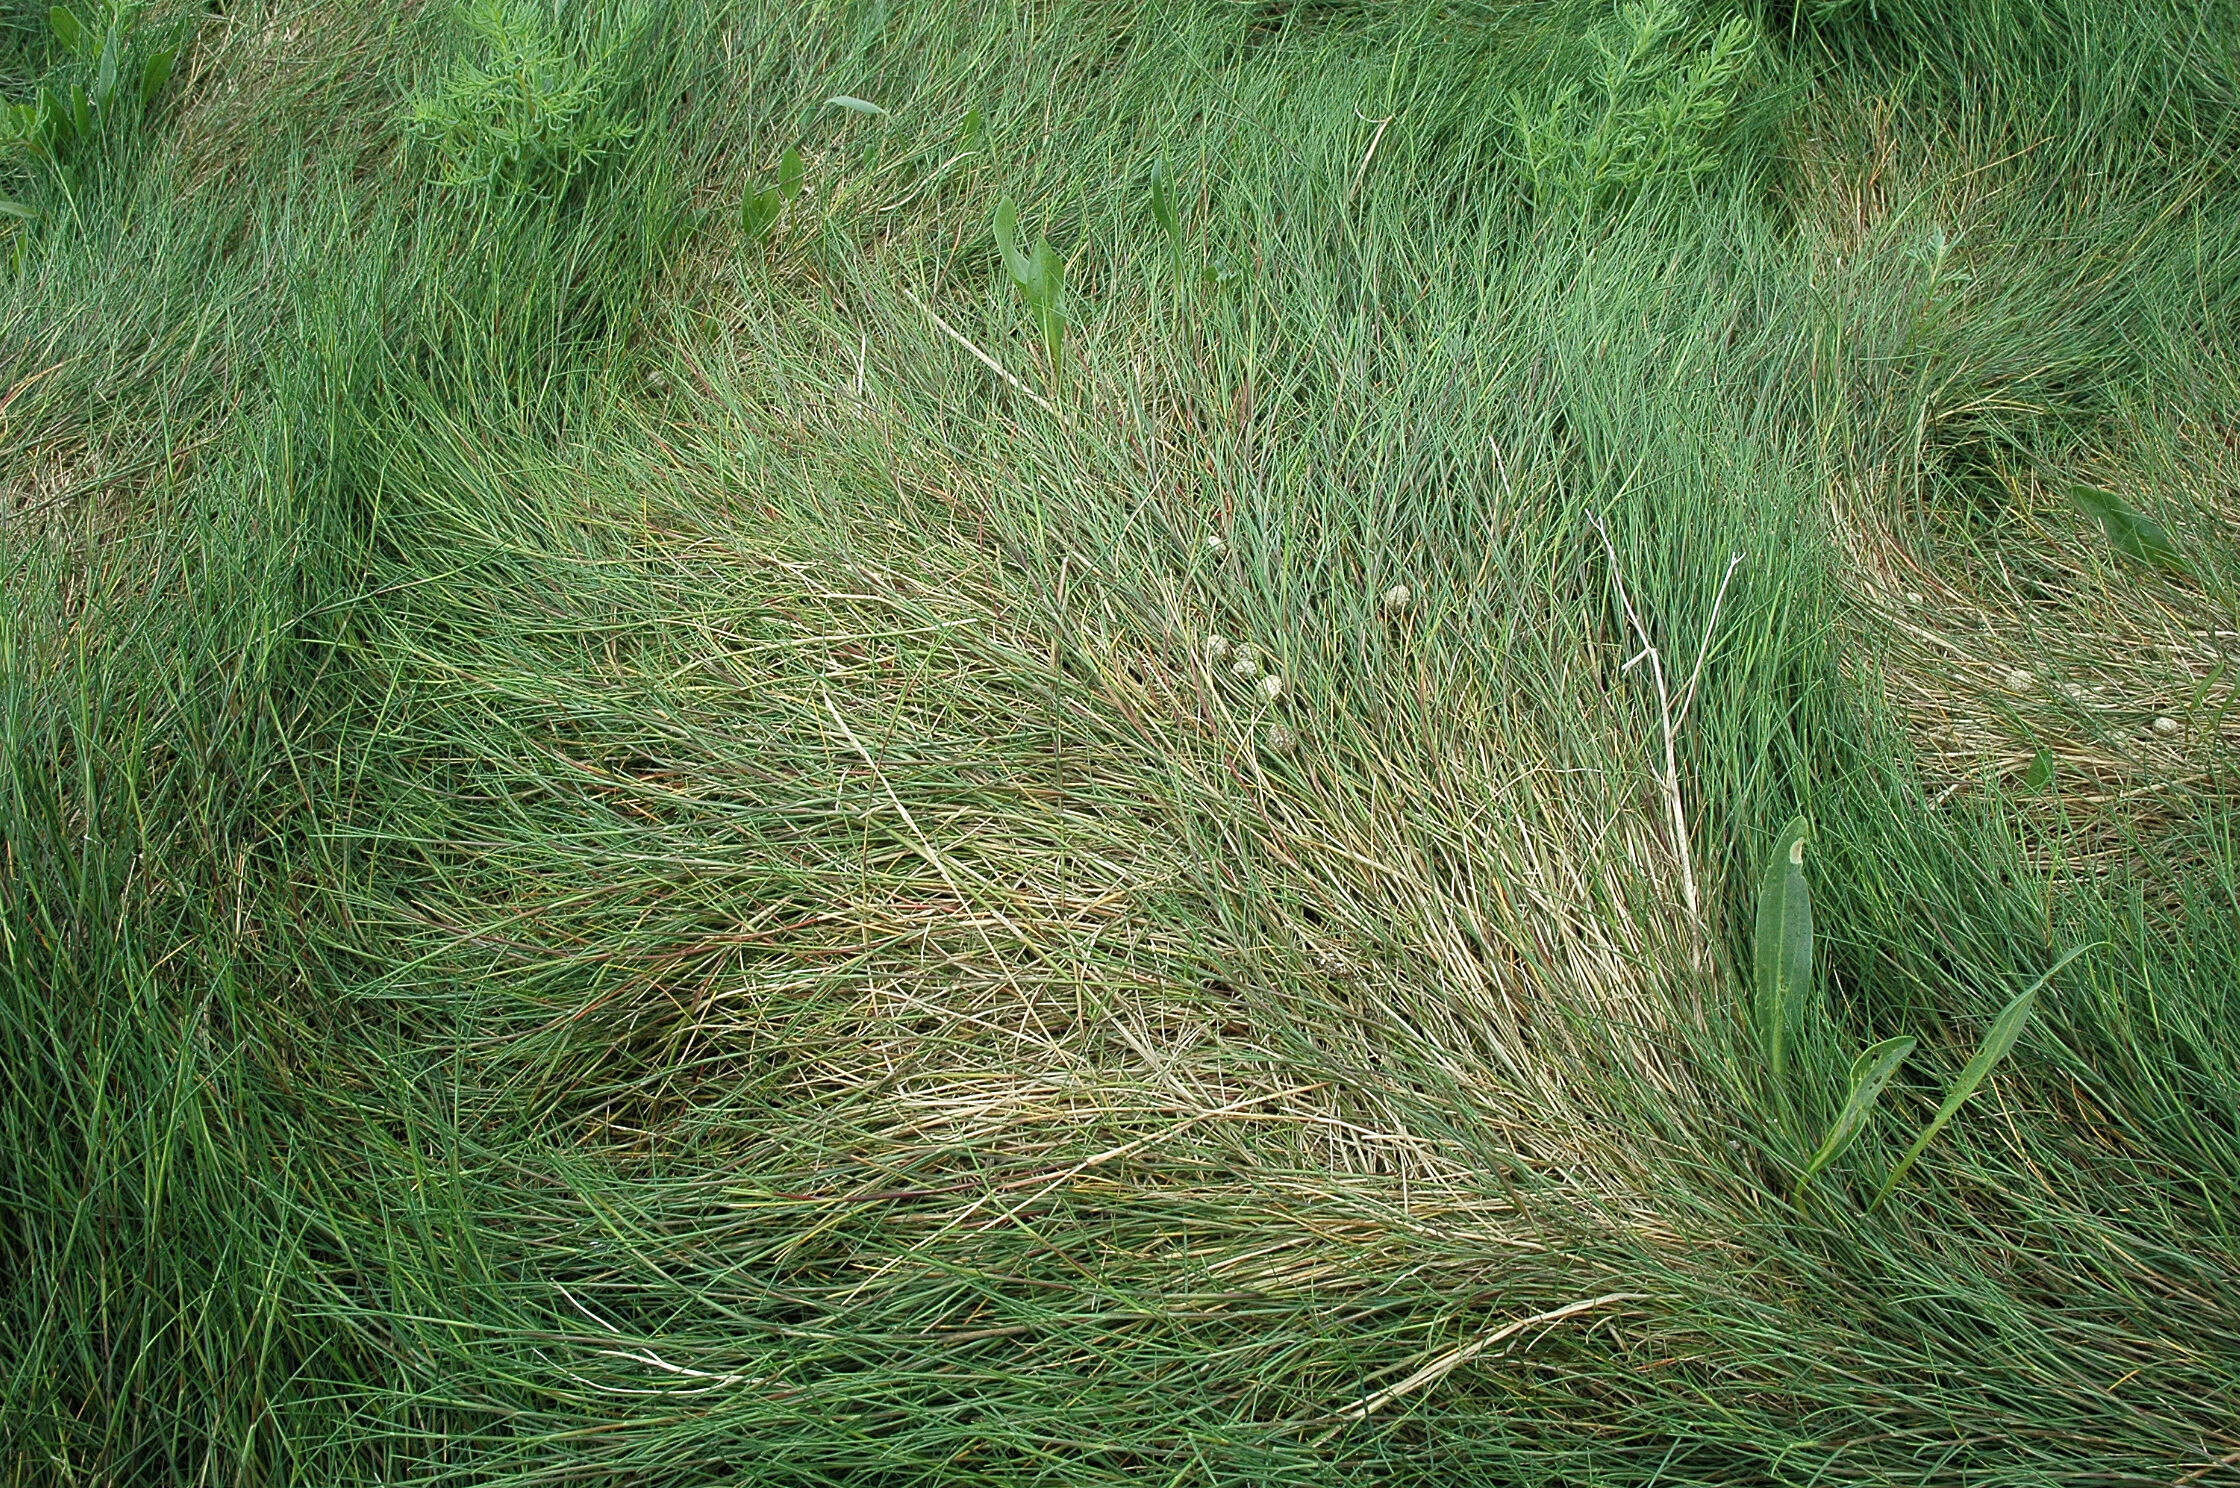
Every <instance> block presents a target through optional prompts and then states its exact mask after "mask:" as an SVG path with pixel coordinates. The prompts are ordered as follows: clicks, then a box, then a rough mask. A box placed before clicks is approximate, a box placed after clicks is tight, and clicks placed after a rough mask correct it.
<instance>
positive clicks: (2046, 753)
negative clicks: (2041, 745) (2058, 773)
mask: <svg viewBox="0 0 2240 1488" xmlns="http://www.w3.org/2000/svg"><path fill="white" fill-rule="evenodd" d="M2053 775H2054V770H2053V751H2052V750H2050V749H2041V750H2039V751H2038V752H2037V753H2036V754H2034V755H2032V756H2030V768H2029V769H2027V770H2024V771H2023V772H2022V788H2023V789H2024V790H2034V791H2042V790H2044V789H2045V788H2046V787H2047V786H2049V785H2051V784H2053Z"/></svg>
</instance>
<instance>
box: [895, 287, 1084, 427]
mask: <svg viewBox="0 0 2240 1488" xmlns="http://www.w3.org/2000/svg"><path fill="white" fill-rule="evenodd" d="M895 288H897V289H899V290H901V291H902V297H903V298H904V299H906V300H908V301H909V302H910V303H911V304H913V305H915V306H917V307H918V308H919V309H920V310H923V311H925V313H926V318H927V319H928V320H930V321H932V322H933V323H934V324H935V325H937V326H939V327H940V328H941V332H942V334H943V335H945V336H947V337H948V338H949V339H950V340H952V341H954V342H956V343H957V344H958V345H959V346H961V347H963V348H964V349H965V350H966V351H969V352H971V353H972V354H973V355H974V356H976V357H978V358H979V359H980V360H981V362H982V363H983V364H984V365H985V366H986V367H987V368H988V370H989V371H991V372H993V373H995V375H996V376H998V377H1000V378H1002V379H1003V380H1004V381H1005V382H1008V383H1010V384H1011V386H1012V387H1013V388H1015V389H1017V390H1018V391H1019V392H1021V393H1023V394H1025V395H1026V398H1027V401H1028V402H1030V403H1032V404H1034V406H1035V407H1037V408H1039V409H1041V410H1042V411H1043V412H1044V413H1048V414H1055V413H1057V411H1058V410H1057V408H1056V407H1055V406H1053V405H1052V404H1051V402H1050V400H1049V399H1047V398H1045V397H1043V396H1042V395H1041V394H1040V393H1038V392H1036V391H1035V390H1034V389H1033V388H1031V387H1028V386H1027V385H1026V384H1025V383H1023V382H1021V381H1020V380H1019V379H1018V378H1016V377H1013V376H1012V375H1011V372H1010V370H1009V369H1008V368H1006V367H1005V366H1004V365H1003V363H1001V362H999V361H997V360H996V359H995V358H994V357H992V356H989V355H988V354H987V353H986V352H984V351H982V350H981V349H980V348H979V347H977V346H975V345H973V344H972V342H971V341H970V340H968V339H966V337H965V334H964V332H962V331H960V330H958V329H957V328H956V327H955V326H953V325H951V324H949V322H947V321H945V320H943V319H942V318H941V317H940V316H939V315H937V314H935V313H934V309H933V307H932V306H931V305H929V304H927V303H926V302H925V301H924V300H921V299H919V298H918V297H917V296H916V295H914V294H912V293H910V286H909V285H907V284H898V285H896V286H895Z"/></svg>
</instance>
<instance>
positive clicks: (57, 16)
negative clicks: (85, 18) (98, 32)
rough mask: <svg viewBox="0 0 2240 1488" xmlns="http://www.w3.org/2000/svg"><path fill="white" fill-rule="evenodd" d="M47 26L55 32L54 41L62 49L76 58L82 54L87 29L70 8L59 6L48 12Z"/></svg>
mask: <svg viewBox="0 0 2240 1488" xmlns="http://www.w3.org/2000/svg"><path fill="white" fill-rule="evenodd" d="M47 26H48V28H49V29H50V30H52V31H53V32H54V39H55V40H56V41H59V42H61V43H62V49H63V50H64V51H66V52H68V53H70V55H71V56H73V57H75V56H78V55H80V54H82V53H83V52H84V50H85V44H86V28H85V27H84V25H82V24H81V23H80V22H79V20H78V17H77V16H76V14H75V13H73V12H72V11H71V10H70V9H69V7H67V6H63V5H57V6H56V7H54V8H53V9H52V10H50V11H48V12H47Z"/></svg>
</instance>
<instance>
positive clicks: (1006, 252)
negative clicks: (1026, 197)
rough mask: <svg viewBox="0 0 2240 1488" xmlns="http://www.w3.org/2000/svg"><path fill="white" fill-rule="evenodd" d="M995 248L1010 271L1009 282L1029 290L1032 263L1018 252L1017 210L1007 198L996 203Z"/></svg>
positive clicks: (1032, 274)
mask: <svg viewBox="0 0 2240 1488" xmlns="http://www.w3.org/2000/svg"><path fill="white" fill-rule="evenodd" d="M996 248H997V249H998V251H1000V252H1001V253H1002V254H1003V266H1004V268H1005V269H1007V270H1008V271H1010V274H1011V282H1012V283H1014V284H1016V285H1018V286H1019V287H1020V288H1021V289H1029V288H1030V286H1031V285H1032V284H1033V282H1034V262H1033V260H1031V259H1029V258H1028V257H1027V256H1026V254H1024V253H1022V252H1020V251H1019V209H1018V207H1017V206H1015V205H1013V203H1012V200H1011V198H1010V197H1008V196H1007V197H1005V198H1004V199H1003V200H1002V201H999V202H997V203H996Z"/></svg>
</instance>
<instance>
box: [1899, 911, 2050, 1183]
mask: <svg viewBox="0 0 2240 1488" xmlns="http://www.w3.org/2000/svg"><path fill="white" fill-rule="evenodd" d="M2090 949H2091V946H2089V945H2081V946H2076V947H2073V948H2072V949H2070V950H2069V951H2068V952H2067V953H2066V954H2064V955H2063V956H2062V958H2061V959H2060V960H2058V961H2056V962H2054V963H2053V965H2051V966H2049V967H2047V968H2046V972H2045V975H2044V976H2041V977H2039V978H2038V979H2037V980H2036V981H2034V982H2032V983H2031V984H2030V986H2029V988H2028V989H2027V990H2025V991H2023V992H2021V993H2019V994H2017V995H2016V997H2015V999H2014V1000H2013V1001H2012V1002H2010V1003H2008V1004H2007V1005H2006V1006H2005V1007H2003V1008H2001V1009H2000V1010H1999V1016H1998V1017H1996V1018H1994V1019H1992V1020H1991V1031H1990V1032H1988V1033H1986V1034H1985V1035H1984V1036H1983V1043H1982V1044H1980V1045H1979V1046H1978V1047H1977V1049H1976V1053H1975V1057H1974V1058H1973V1059H1970V1060H1969V1061H1968V1063H1967V1066H1966V1067H1965V1068H1963V1069H1962V1070H1961V1071H1960V1074H1959V1077H1958V1078H1957V1079H1955V1080H1954V1081H1953V1082H1952V1088H1951V1089H1949V1090H1947V1091H1946V1092H1945V1096H1944V1104H1943V1105H1941V1106H1939V1107H1937V1114H1936V1115H1935V1116H1934V1117H1932V1118H1930V1121H1929V1124H1928V1125H1927V1126H1925V1127H1923V1128H1922V1129H1921V1135H1920V1136H1918V1137H1915V1138H1914V1139H1913V1145H1912V1146H1911V1147H1908V1148H1907V1149H1906V1155H1905V1156H1904V1157H1901V1158H1899V1159H1898V1162H1897V1165H1896V1166H1895V1167H1893V1168H1891V1170H1890V1176H1889V1177H1887V1178H1885V1179H1883V1180H1882V1187H1881V1188H1879V1189H1877V1190H1875V1196H1874V1203H1872V1204H1870V1205H1868V1207H1869V1208H1876V1207H1879V1206H1880V1205H1881V1203H1882V1201H1883V1200H1884V1199H1887V1198H1888V1197H1890V1191H1891V1190H1892V1189H1894V1188H1896V1187H1897V1186H1898V1180H1899V1179H1901V1178H1903V1177H1905V1175H1906V1173H1907V1172H1908V1171H1909V1170H1911V1169H1912V1167H1913V1164H1914V1160H1915V1159H1916V1158H1918V1157H1920V1156H1921V1154H1922V1153H1923V1152H1924V1151H1926V1150H1928V1146H1929V1143H1930V1141H1931V1140H1933V1139H1934V1138H1935V1137H1936V1135H1937V1133H1938V1132H1941V1131H1943V1130H1944V1128H1945V1123H1946V1122H1949V1121H1950V1120H1952V1118H1953V1116H1954V1115H1955V1114H1957V1113H1958V1111H1959V1110H1960V1107H1961V1106H1963V1105H1965V1104H1966V1103H1967V1100H1968V1097H1969V1096H1972V1095H1974V1094H1975V1093H1976V1091H1977V1090H1978V1089H1980V1088H1981V1087H1982V1085H1983V1082H1984V1081H1985V1080H1987V1079H1989V1078H1990V1077H1991V1071H1992V1069H1993V1067H1994V1066H1996V1065H1997V1064H1998V1063H1999V1061H2000V1060H2002V1059H2004V1058H2006V1057H2007V1055H2008V1053H2009V1052H2010V1051H2012V1050H2013V1048H2014V1046H2015V1041H2016V1040H2017V1039H2019V1038H2021V1037H2022V1030H2023V1027H2024V1026H2025V1025H2026V1024H2028V1023H2029V1021H2030V1015H2031V1014H2032V1013H2034V1012H2036V1011H2037V1009H2038V990H2039V989H2040V988H2041V987H2043V986H2045V984H2046V983H2047V982H2048V981H2050V980H2052V978H2053V974H2054V973H2055V972H2057V971H2059V970H2060V969H2061V968H2062V967H2064V966H2067V965H2068V964H2069V963H2070V962H2072V961H2074V960H2076V959H2077V957H2079V956H2081V955H2083V954H2084V953H2085V952H2086V951H2088V950H2090Z"/></svg>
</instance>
